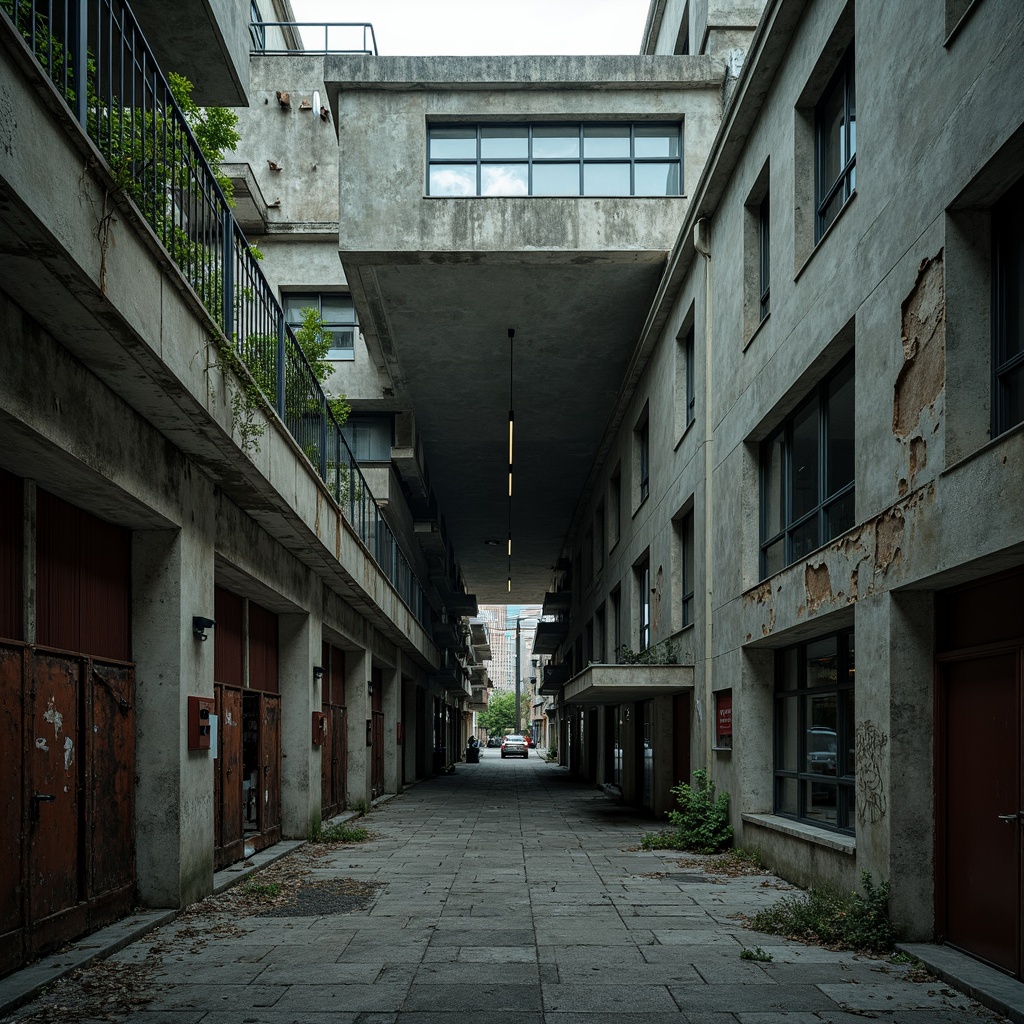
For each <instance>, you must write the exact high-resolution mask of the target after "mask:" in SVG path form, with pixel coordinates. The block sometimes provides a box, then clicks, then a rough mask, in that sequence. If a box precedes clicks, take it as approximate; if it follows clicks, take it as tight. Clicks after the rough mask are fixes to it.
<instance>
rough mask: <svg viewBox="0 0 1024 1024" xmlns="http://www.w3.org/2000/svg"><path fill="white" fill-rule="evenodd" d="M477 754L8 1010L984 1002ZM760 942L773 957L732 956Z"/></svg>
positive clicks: (939, 1011)
mask: <svg viewBox="0 0 1024 1024" xmlns="http://www.w3.org/2000/svg"><path fill="white" fill-rule="evenodd" d="M483 755H484V756H483V758H482V761H481V763H480V764H479V765H461V764H460V765H459V766H458V769H457V771H456V773H455V774H454V775H450V776H444V777H440V778H438V779H435V780H432V781H430V782H426V783H422V784H420V785H418V786H416V787H415V788H413V789H411V790H409V791H408V792H406V793H405V794H403V795H401V796H399V797H396V798H395V799H393V800H391V801H389V802H387V803H384V804H382V805H380V806H379V807H378V808H377V809H375V810H373V811H372V812H371V813H370V814H369V815H368V816H367V817H366V818H365V819H363V820H362V822H361V823H363V824H365V825H366V826H367V827H368V828H369V829H371V830H372V833H373V838H371V840H370V841H369V842H367V843H365V844H362V845H358V846H355V845H349V846H343V847H334V848H330V849H329V852H327V853H325V854H322V855H320V856H316V850H317V848H316V847H312V846H307V847H304V848H302V849H300V850H298V851H296V852H295V853H293V854H292V855H291V856H290V857H288V858H286V859H284V860H282V861H279V862H278V864H277V865H274V866H273V867H272V868H271V869H269V870H268V871H267V872H265V873H263V874H261V875H256V876H254V880H252V879H251V880H249V881H248V882H244V883H242V884H240V885H239V886H236V887H235V888H234V889H232V890H229V892H228V893H227V894H225V895H223V896H221V897H215V898H213V899H211V900H207V901H206V902H205V903H204V904H201V905H199V907H197V908H195V909H194V910H193V911H191V912H189V913H187V914H185V915H183V916H181V917H179V918H177V919H176V920H175V921H174V922H173V923H172V924H170V925H167V926H165V927H163V928H161V929H158V930H157V931H155V932H152V933H151V934H149V935H147V936H146V937H145V938H143V939H142V940H141V941H138V942H136V943H134V944H132V945H130V946H129V947H127V948H126V949H124V950H123V951H121V952H120V953H118V954H116V955H115V956H114V957H113V958H111V959H110V960H107V961H103V962H101V963H99V964H96V965H95V966H94V967H92V968H89V969H87V970H86V971H85V972H84V974H83V975H82V976H81V977H80V978H79V979H78V980H75V981H68V982H63V983H61V984H59V985H57V986H56V987H55V988H54V989H52V990H51V991H50V992H49V993H48V994H47V995H45V996H43V997H41V998H40V999H38V1000H37V1001H36V1002H34V1003H32V1004H29V1005H27V1006H25V1007H23V1008H21V1010H19V1011H18V1012H17V1013H16V1014H14V1015H13V1017H12V1018H10V1019H12V1020H33V1021H46V1022H50V1021H57V1020H62V1021H67V1020H75V1021H80V1020H91V1019H97V1018H102V1019H106V1020H123V1021H137V1022H141V1024H172V1022H173V1024H194V1022H199V1021H204V1022H211V1024H213V1022H216V1024H284V1022H308V1021H319V1020H323V1021H327V1020H330V1021H331V1022H332V1024H355V1022H363V1024H454V1022H457V1021H471V1020H472V1021H483V1020H485V1019H487V1017H488V1016H489V1015H491V1014H501V1015H507V1014H514V1016H512V1017H506V1019H509V1020H514V1021H515V1022H516V1024H541V1022H544V1024H555V1022H558V1024H630V1022H637V1024H640V1022H643V1024H662V1022H670V1021H671V1022H673V1024H687V1022H689V1024H737V1022H739V1024H783V1022H785V1024H814V1022H831V1024H846V1022H849V1024H853V1022H861V1021H863V1019H864V1018H865V1017H869V1018H872V1019H877V1020H886V1021H895V1022H899V1024H914V1022H920V1024H943V1022H948V1024H953V1022H968V1021H970V1022H972V1024H977V1022H978V1021H985V1020H988V1021H994V1020H996V1019H997V1018H996V1017H995V1016H994V1015H992V1014H990V1013H989V1012H988V1011H986V1010H983V1009H982V1008H980V1007H979V1006H978V1005H977V1004H975V1003H972V1002H971V1001H970V1000H969V999H967V998H965V997H964V996H962V995H960V994H958V993H956V992H954V991H953V990H951V989H949V988H947V987H946V986H945V985H943V984H941V983H939V982H936V981H935V980H934V979H925V978H924V977H923V976H922V974H921V972H917V973H915V972H913V971H912V970H911V969H910V968H908V967H905V966H898V965H895V964H891V963H889V962H887V961H884V960H875V959H869V958H862V957H858V956H855V955H853V954H850V953H840V952H833V951H829V950H826V949H821V948H817V947H813V946H805V945H801V944H799V943H794V942H786V941H784V940H780V939H777V938H773V937H770V936H765V935H758V934H756V933H752V932H750V931H747V930H745V929H744V928H743V926H742V921H741V920H740V919H739V916H738V915H740V914H750V913H753V912H754V911H756V910H757V909H759V908H760V907H763V906H766V905H768V904H770V903H772V902H774V901H775V900H777V899H779V898H780V897H781V896H782V895H783V890H785V889H787V888H788V887H787V886H785V885H784V884H783V883H781V882H779V881H778V880H777V879H774V878H773V877H772V876H766V875H755V876H747V877H729V878H724V877H718V876H713V875H708V874H707V873H706V865H704V864H703V863H702V862H701V861H699V860H696V859H687V858H683V859H682V861H681V860H680V854H678V853H673V852H658V853H650V852H643V851H639V850H637V849H635V847H636V845H637V843H638V841H639V838H640V836H641V834H642V833H643V832H644V831H647V830H649V829H651V828H652V827H653V826H652V823H651V822H650V821H649V820H644V819H641V818H638V817H634V816H633V815H632V814H631V813H630V812H629V810H628V809H625V808H622V807H620V806H617V805H616V804H614V803H613V802H611V801H610V800H609V799H608V798H607V797H606V796H605V795H604V794H603V793H601V792H599V791H597V790H595V789H593V788H591V787H587V786H585V785H583V784H582V783H580V782H579V781H577V780H575V779H573V778H571V777H570V776H569V775H568V773H567V772H566V771H565V770H564V769H562V768H559V767H557V766H555V765H553V764H549V763H547V762H546V761H544V760H543V759H542V758H541V757H539V756H536V754H535V755H533V756H531V757H530V758H529V759H528V760H525V761H519V760H516V761H511V760H509V761H502V760H500V758H499V756H498V752H497V751H496V750H485V751H484V752H483ZM275 872H276V873H275ZM262 877H267V878H271V877H276V878H278V879H279V880H280V881H279V884H282V883H283V884H282V889H283V897H282V898H279V899H277V900H274V899H269V900H267V901H266V903H263V904H261V903H259V902H258V901H257V902H256V904H255V909H254V908H253V905H252V904H251V903H246V902H245V901H244V900H242V895H243V894H244V893H245V892H246V891H248V892H250V893H253V892H255V893H259V892H260V891H261V890H260V886H261V885H262V883H260V882H259V879H260V878H262ZM265 888H266V891H267V892H268V893H269V892H270V890H271V888H272V887H271V886H269V885H268V886H266V887H265ZM755 946H759V947H761V949H762V950H763V951H764V952H765V953H766V954H770V955H771V960H770V961H768V962H751V961H748V960H745V959H742V958H741V956H740V954H741V952H742V951H743V949H744V948H753V947H755ZM111 992H113V993H114V995H113V996H112V997H111V996H109V993H111ZM103 993H107V994H108V997H107V998H106V1000H105V1001H104V998H103Z"/></svg>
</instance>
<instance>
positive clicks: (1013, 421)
mask: <svg viewBox="0 0 1024 1024" xmlns="http://www.w3.org/2000/svg"><path fill="white" fill-rule="evenodd" d="M1022 232H1024V178H1021V179H1020V180H1019V181H1017V183H1016V184H1015V185H1013V187H1012V188H1010V189H1009V190H1008V191H1007V192H1006V193H1005V194H1004V195H1003V196H1002V198H1001V199H1000V200H999V202H998V203H996V204H995V206H994V207H993V210H992V423H991V427H992V436H993V437H998V436H999V435H1000V434H1005V433H1006V432H1007V431H1008V430H1011V429H1012V428H1013V427H1015V426H1017V425H1018V424H1020V423H1024V395H1022V393H1024V336H1021V337H1018V338H1017V339H1016V346H1017V349H1018V351H1017V352H1015V353H1011V346H1010V330H1011V326H1010V321H1011V317H1010V315H1009V307H1010V306H1011V304H1012V305H1014V306H1016V311H1015V317H1014V319H1016V330H1017V333H1018V334H1020V335H1024V295H1020V294H1016V290H1015V288H1014V284H1013V282H1014V281H1020V280H1021V275H1022V274H1024V234H1022ZM1014 384H1015V385H1016V390H1017V392H1018V398H1017V404H1018V408H1017V411H1016V413H1014V411H1013V409H1012V407H1011V404H1010V393H1011V388H1012V387H1013V385H1014Z"/></svg>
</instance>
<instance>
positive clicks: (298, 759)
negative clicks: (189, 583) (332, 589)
mask: <svg viewBox="0 0 1024 1024" xmlns="http://www.w3.org/2000/svg"><path fill="white" fill-rule="evenodd" d="M320 652H321V648H320V616H319V614H317V615H309V614H305V613H303V614H296V615H279V616H278V658H279V661H278V681H279V684H280V688H281V830H282V834H283V836H284V837H285V838H286V839H305V838H306V837H307V836H308V835H309V833H310V830H311V829H312V828H314V827H315V826H316V825H317V824H318V823H319V821H320V806H321V801H320V765H321V756H322V755H321V750H320V747H318V746H314V744H313V712H314V711H319V710H320V709H321V687H322V685H323V683H322V681H321V680H319V679H317V680H314V679H313V666H314V665H319V664H320Z"/></svg>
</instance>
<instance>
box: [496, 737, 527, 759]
mask: <svg viewBox="0 0 1024 1024" xmlns="http://www.w3.org/2000/svg"><path fill="white" fill-rule="evenodd" d="M501 756H502V757H513V756H515V757H529V756H530V748H529V747H528V746H527V745H526V740H525V739H523V737H522V736H517V735H514V734H513V735H512V736H506V737H505V739H504V740H502V742H501Z"/></svg>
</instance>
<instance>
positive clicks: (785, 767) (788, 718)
mask: <svg viewBox="0 0 1024 1024" xmlns="http://www.w3.org/2000/svg"><path fill="white" fill-rule="evenodd" d="M775 706H776V707H777V708H778V729H779V752H778V761H777V762H776V765H775V767H776V768H777V769H778V770H779V771H784V772H795V771H797V770H798V768H799V766H798V763H797V758H798V746H797V700H796V697H784V698H782V699H781V700H778V701H776V705H775Z"/></svg>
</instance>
